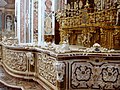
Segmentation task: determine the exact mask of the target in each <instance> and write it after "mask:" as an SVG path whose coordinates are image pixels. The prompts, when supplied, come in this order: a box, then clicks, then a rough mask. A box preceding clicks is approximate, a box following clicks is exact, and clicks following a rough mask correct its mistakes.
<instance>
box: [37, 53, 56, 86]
mask: <svg viewBox="0 0 120 90" xmlns="http://www.w3.org/2000/svg"><path fill="white" fill-rule="evenodd" d="M38 60H39V61H38V68H39V70H38V71H39V75H40V76H42V77H43V78H44V79H46V80H47V81H49V82H50V83H52V84H53V85H56V72H55V68H54V66H53V63H55V62H56V59H55V58H53V57H51V56H49V55H47V54H44V53H39V54H38Z"/></svg>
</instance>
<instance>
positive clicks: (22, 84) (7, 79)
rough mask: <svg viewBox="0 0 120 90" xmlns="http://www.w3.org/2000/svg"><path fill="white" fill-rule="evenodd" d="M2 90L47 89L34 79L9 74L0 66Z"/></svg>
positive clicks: (0, 89) (0, 88)
mask: <svg viewBox="0 0 120 90" xmlns="http://www.w3.org/2000/svg"><path fill="white" fill-rule="evenodd" d="M0 90H46V89H44V88H43V87H42V86H41V85H39V84H38V83H36V82H34V81H29V80H24V79H19V78H15V77H12V76H10V75H8V74H7V73H6V72H5V70H4V69H3V67H2V66H0Z"/></svg>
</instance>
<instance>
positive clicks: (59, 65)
mask: <svg viewBox="0 0 120 90" xmlns="http://www.w3.org/2000/svg"><path fill="white" fill-rule="evenodd" d="M54 68H55V70H56V73H57V81H58V82H63V81H64V80H63V78H64V75H65V64H64V63H63V62H56V63H54Z"/></svg>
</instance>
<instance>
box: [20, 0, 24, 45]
mask: <svg viewBox="0 0 120 90" xmlns="http://www.w3.org/2000/svg"><path fill="white" fill-rule="evenodd" d="M24 1H25V0H21V1H20V18H21V19H20V42H21V43H23V42H24V19H25V16H24V8H25V7H24Z"/></svg>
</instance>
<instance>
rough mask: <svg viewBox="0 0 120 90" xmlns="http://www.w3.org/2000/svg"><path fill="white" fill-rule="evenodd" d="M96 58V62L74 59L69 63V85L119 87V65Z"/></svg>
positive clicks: (75, 87) (99, 87)
mask: <svg viewBox="0 0 120 90" xmlns="http://www.w3.org/2000/svg"><path fill="white" fill-rule="evenodd" d="M97 60H98V62H96V61H94V60H93V61H89V62H86V60H85V61H84V60H83V61H81V62H80V61H79V62H77V61H75V62H73V63H72V64H71V68H72V70H71V78H70V86H71V88H72V89H82V88H94V89H112V90H113V89H119V87H120V84H119V83H120V65H119V64H112V63H104V61H101V62H99V59H97ZM100 60H101V59H100Z"/></svg>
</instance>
